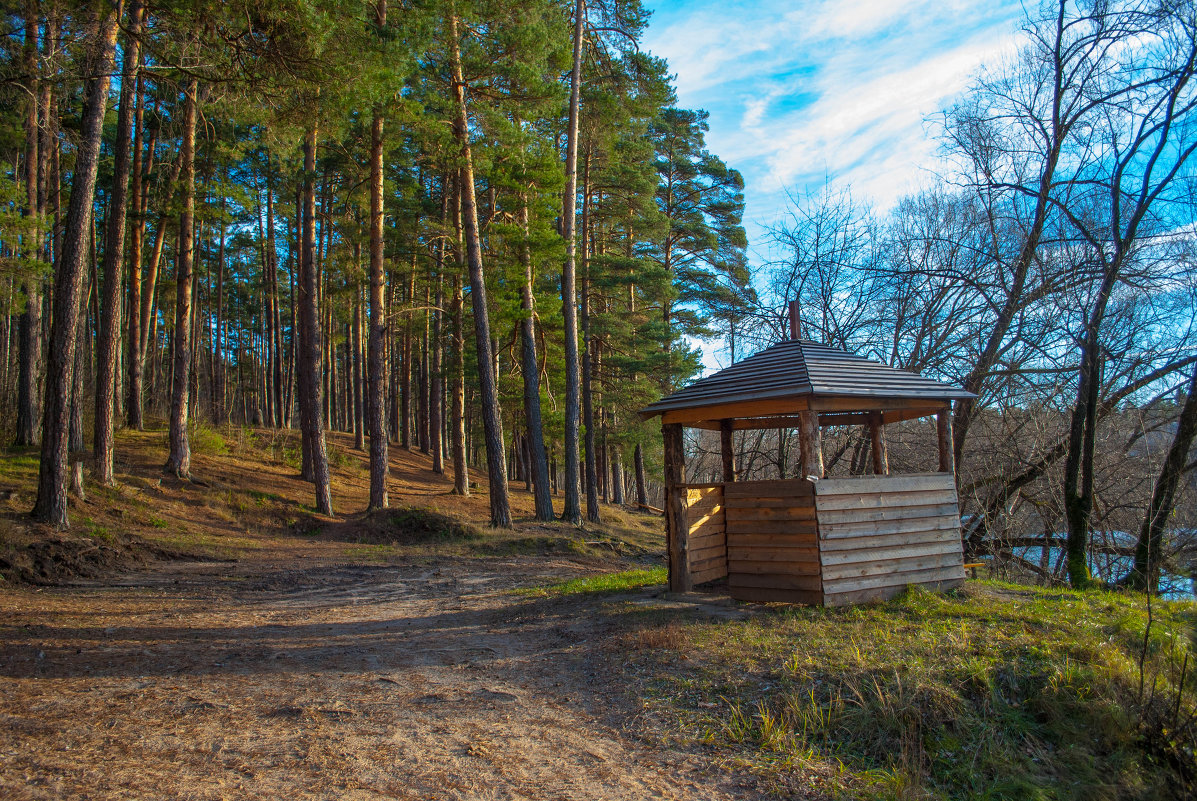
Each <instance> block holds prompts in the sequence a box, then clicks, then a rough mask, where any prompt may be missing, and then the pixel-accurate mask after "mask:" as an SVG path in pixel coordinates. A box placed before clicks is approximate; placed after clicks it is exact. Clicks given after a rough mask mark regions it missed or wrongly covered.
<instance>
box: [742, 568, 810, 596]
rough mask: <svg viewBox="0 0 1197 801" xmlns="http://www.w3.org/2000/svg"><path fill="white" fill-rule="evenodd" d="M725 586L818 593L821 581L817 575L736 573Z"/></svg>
mask: <svg viewBox="0 0 1197 801" xmlns="http://www.w3.org/2000/svg"><path fill="white" fill-rule="evenodd" d="M727 585H728V587H730V588H732V589H733V590H734V589H737V588H740V587H754V588H758V589H770V590H811V591H814V592H818V591H819V589H820V588H821V586H822V580H821V579H820V578H819V575H818V574H817V573H812V574H810V575H800V574H794V573H782V572H777V573H763V574H751V573H744V574H740V573H737V574H735V575H734V576H732V577H731V578H729V579H728V581H727Z"/></svg>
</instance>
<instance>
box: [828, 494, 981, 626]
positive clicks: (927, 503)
mask: <svg viewBox="0 0 1197 801" xmlns="http://www.w3.org/2000/svg"><path fill="white" fill-rule="evenodd" d="M815 507H816V510H817V514H818V519H819V561H820V565H821V572H822V577H823V595H824V603H825V604H827V605H829V606H836V605H841V604H844V603H858V602H860V601H864V600H869V599H873V598H889V597H893V596H894V595H896V594H898V593H899V592H901V590H902V588H904V587H906V586H907V585H910V584H918V585H926V586H940V585H944V584H945V583H950V582H955V581H961V580H963V578H964V556H963V552H962V549H961V544H960V512H959V507H958V506H957V501H956V485H955V481H954V479H953V478H952V476H950V475H947V474H943V473H931V474H925V475H918V476H862V477H857V478H842V479H828V480H826V481H820V482H819V483H818V484H817V485H816V487H815Z"/></svg>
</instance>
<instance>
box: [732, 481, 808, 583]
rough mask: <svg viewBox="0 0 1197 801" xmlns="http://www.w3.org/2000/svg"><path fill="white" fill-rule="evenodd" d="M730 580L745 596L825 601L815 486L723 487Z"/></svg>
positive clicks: (792, 483)
mask: <svg viewBox="0 0 1197 801" xmlns="http://www.w3.org/2000/svg"><path fill="white" fill-rule="evenodd" d="M723 495H724V497H723V504H724V516H725V518H726V521H727V584H728V590H729V591H730V593H731V596H732V597H733V598H736V599H738V600H741V601H789V602H792V603H807V604H817V603H820V602H821V601H822V585H821V580H820V578H819V542H818V537H817V526H816V523H815V503H814V501H815V497H814V487H813V485H812V484H811V482H809V481H805V480H800V479H793V480H788V481H745V482H737V483H734V484H727V485H726V486H725V487H724V489H723Z"/></svg>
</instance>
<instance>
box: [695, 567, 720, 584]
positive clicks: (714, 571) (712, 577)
mask: <svg viewBox="0 0 1197 801" xmlns="http://www.w3.org/2000/svg"><path fill="white" fill-rule="evenodd" d="M690 575H691V576H693V577H694V583H695V584H706V583H707V582H708V581H718V580H719V579H721V578H726V577H727V569H726V568H724V567H723V566H722V565H717V566H715V567H712V568H708V569H705V570H701V569H700V570H691V571H690Z"/></svg>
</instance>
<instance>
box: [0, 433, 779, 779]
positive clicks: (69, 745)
mask: <svg viewBox="0 0 1197 801" xmlns="http://www.w3.org/2000/svg"><path fill="white" fill-rule="evenodd" d="M197 433H198V435H197V437H196V444H197V447H196V453H195V458H194V465H193V471H194V477H195V479H196V480H197V481H199V482H202V483H188V482H180V481H177V480H175V479H168V478H165V477H163V476H162V474H161V469H160V466H161V464H162V463H163V462H164V460H165V437H164V434H163V432H161V431H151V432H146V433H133V432H126V433H124V434H123V435H122V436H121V437H120V439H119V440H118V466H117V473H118V479H119V481H120V486H119V488H118V489H115V490H103V489H99V488H91V487H89V493H88V500H86V501H82V502H80V501H77V500H75V499H73V500H72V510H71V514H72V523H73V526H72V533H70V534H60V533H58V532H51V531H48V530H45V529H42V528H40V527H37V526H33V525H31V524H29V523H28V522H26V520H25V518H24V516H23V514H24V513H25V512H27V510H28V508H29V506H30V505H31V504H32V500H33V498H32V494H31V493H32V489H33V487H35V486H36V458H35V455H33V454H22V453H17V454H9V455H8V456H4V457H0V493H3V495H0V497H2V498H4V499H5V500H4V501H3V503H0V507H4V508H3V509H2V512H3V514H2V515H0V527H2V528H0V548H2V550H0V556H2V557H3V559H4V565H5V567H4V568H3V570H4V572H7V573H8V574H9V576H8V577H9V578H10V579H20V581H12V582H10V583H9V584H8V585H7V586H2V588H0V610H2V611H3V618H2V621H0V796H2V797H4V798H11V799H26V798H28V799H41V798H131V799H132V798H137V799H141V798H165V797H176V798H184V797H185V798H238V799H240V798H262V799H278V798H292V799H300V798H304V799H306V798H313V799H314V798H321V799H334V798H335V799H375V798H400V799H407V798H412V799H416V798H419V799H441V798H445V799H467V798H468V799H475V798H476V799H490V798H494V799H558V798H560V799H587V798H593V799H643V798H669V799H674V798H676V799H684V798H695V799H699V798H702V799H719V798H728V797H732V796H733V795H734V796H735V797H737V798H746V797H749V798H751V797H755V793H753V792H752V791H750V790H749V789H747V788H745V787H744V786H743V785H744V782H743V780H742V779H740V778H738V777H737V774H736V773H734V772H729V771H721V770H712V768H711V767H710V765H709V760H705V759H702V758H701V757H700V755H699V754H697V753H696V751H695V750H694V749H693V748H689V749H688V748H684V747H681V748H679V747H674V746H671V745H670V744H669V743H668V742H665V741H664V739H662V737H661V736H660V735H659V732H660V729H659V727H657V726H654V725H652V721H651V720H650V719H651V718H652V713H651V712H649V711H646V709H645V707H644V706H642V705H641V703H640V702H639V701H638V697H637V695H636V694H635V693H634V692H631V691H630V686H631V685H632V684H635V683H636V681H637V679H636V677H633V676H632V675H631V674H630V673H629V671H632V672H635V671H645V670H651V668H646V667H637V666H635V665H632V664H630V663H628V662H627V660H626V659H625V655H626V654H627V653H628V652H629V650H631V651H634V650H636V649H637V648H641V647H647V646H646V645H645V644H648V645H651V644H652V642H653V641H654V637H655V636H657V635H655V634H654V632H657V631H662V630H664V631H668V630H669V627H670V626H673V625H675V622H676V621H677V620H679V619H685V618H687V617H693V616H698V617H709V616H711V615H723V614H728V615H733V616H738V615H740V614H742V613H740V612H736V611H734V610H731V609H729V608H727V607H722V606H718V605H714V606H710V607H708V606H707V605H705V604H703V603H678V602H666V601H662V600H660V599H659V598H658V597H657V596H658V595H659V594H660V588H657V589H655V590H652V589H649V590H633V591H631V592H630V593H625V595H624V596H623V599H624V600H625V601H626V602H627V603H629V604H631V605H632V607H633V608H635V610H636V611H637V614H633V615H630V616H626V615H625V616H608V615H604V614H602V613H601V610H600V607H601V605H602V604H603V603H605V602H606V601H607V600H609V598H610V596H602V595H594V594H587V593H584V592H583V593H572V594H569V595H564V596H563V595H559V594H557V595H551V596H549V597H544V593H543V592H540V593H538V592H536V591H532V592H531V593H530V592H529V591H528V588H530V587H532V588H535V587H537V586H540V585H545V584H550V585H551V584H553V583H554V582H561V581H563V580H568V579H571V578H576V577H582V576H589V575H593V574H596V573H607V572H611V571H618V570H622V569H627V568H636V567H643V566H644V565H645V564H646V563H647V562H651V561H654V560H656V558H657V555H658V552H659V550H660V548H661V543H662V540H661V535H660V533H659V528H660V521H659V518H654V517H651V516H647V515H635V514H628V513H626V512H623V511H620V510H616V509H611V510H609V515H608V516H609V518H610V519H611V522H610V523H609V524H608V525H607V526H605V527H603V528H599V529H595V528H589V529H576V528H574V527H572V526H561V525H558V524H548V525H544V524H536V523H533V522H531V521H530V520H529V519H528V518H529V517H530V510H531V502H530V497H528V496H527V495H526V494H525V493H522V492H516V493H514V498H515V507H516V508H515V512H516V517H517V520H519V522H518V524H517V529H516V530H515V531H514V532H497V531H493V530H487V529H485V528H481V527H479V526H477V525H475V524H474V523H473V522H472V521H477V520H485V519H486V515H487V505H486V504H487V499H486V496H485V495H484V494H479V493H476V494H475V495H474V496H473V497H471V498H458V497H454V496H452V495H449V494H448V490H449V488H450V487H449V484H448V482H446V481H445V479H444V478H443V477H441V476H437V475H434V474H433V473H432V472H431V471H430V470H428V469H427V467H428V466H429V465H428V464H427V460H426V458H425V457H423V456H421V455H420V454H413V453H410V452H407V451H404V450H400V449H398V448H392V451H391V453H392V457H393V458H392V478H391V484H390V488H391V489H390V492H391V504H392V509H391V510H390V511H389V512H385V513H382V514H375V515H370V516H366V515H364V514H362V513H361V512H360V511H358V510H361V509H363V508H364V507H365V505H366V503H365V500H366V497H367V496H366V492H367V487H368V484H367V478H368V477H367V474H366V471H365V468H364V460H365V456H364V454H361V453H359V452H355V451H353V450H352V448H351V447H350V446H351V444H352V443H351V441H349V440H347V439H345V438H343V437H339V436H334V437H333V438H332V448H333V459H332V462H333V466H334V478H335V481H334V503H335V508H336V509H337V510H338V511H340V512H342V513H343V516H342V517H339V518H335V519H325V518H320V517H317V516H316V515H314V514H312V512H311V511H310V503H311V499H310V495H311V490H310V485H308V484H305V483H304V482H302V481H301V480H299V478H298V477H297V475H296V470H295V466H294V457H295V454H294V452H293V448H294V446H295V442H294V440H293V438H291V439H288V438H286V437H285V436H284V435H280V434H274V433H272V432H260V431H249V430H244V431H238V430H231V431H226V432H223V435H222V434H218V433H216V432H212V431H206V430H200V431H199V432H197ZM30 582H35V583H36V584H30ZM38 585H40V586H38ZM520 588H523V591H522V592H521V591H520ZM666 636H667V635H666ZM654 732H658V734H654Z"/></svg>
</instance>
